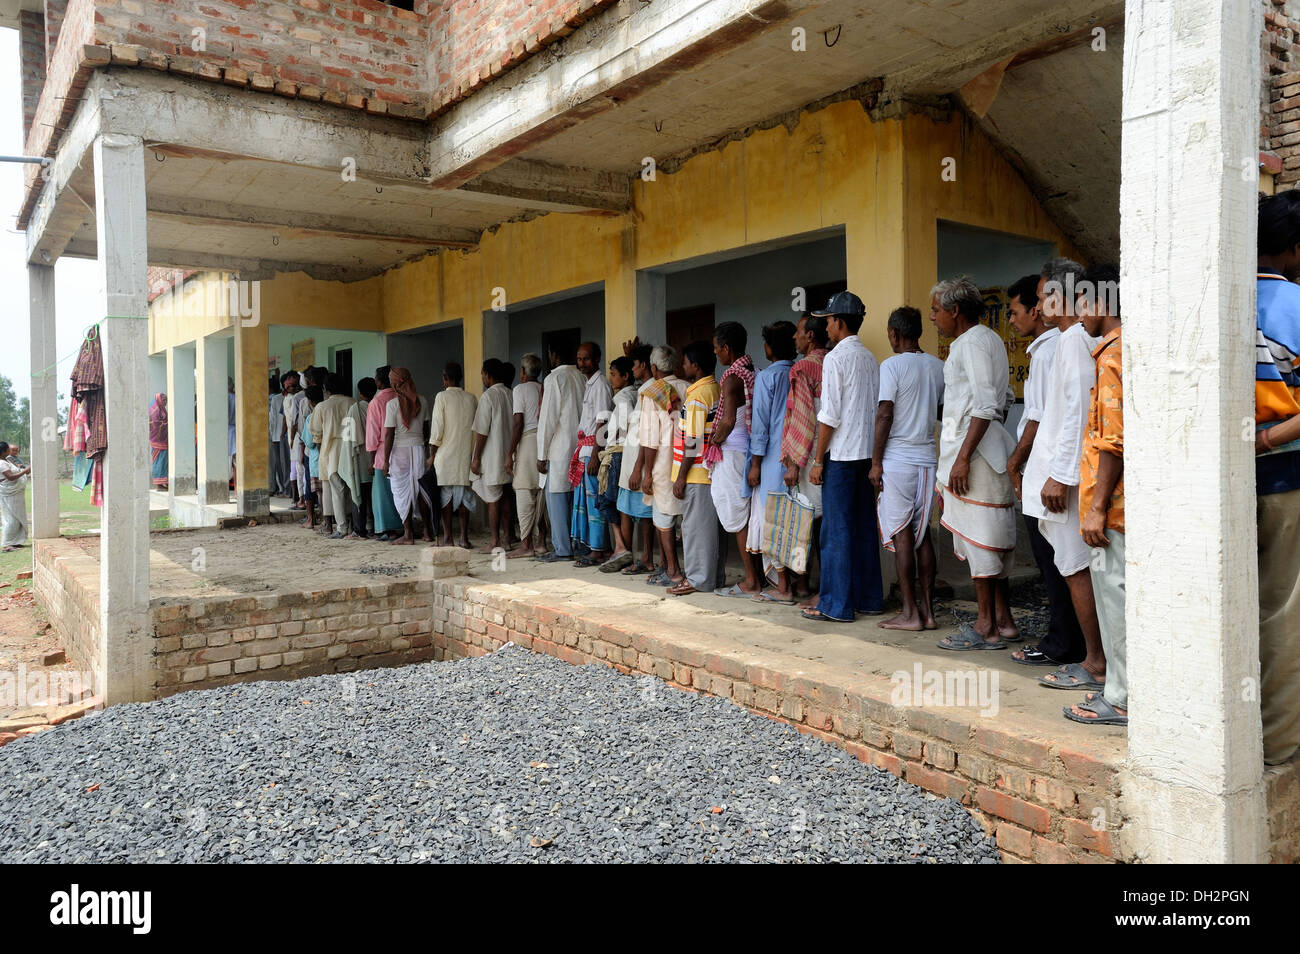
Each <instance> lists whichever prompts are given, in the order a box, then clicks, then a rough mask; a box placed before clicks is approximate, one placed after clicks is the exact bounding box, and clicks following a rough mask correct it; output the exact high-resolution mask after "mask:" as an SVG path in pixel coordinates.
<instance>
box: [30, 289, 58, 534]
mask: <svg viewBox="0 0 1300 954" xmlns="http://www.w3.org/2000/svg"><path fill="white" fill-rule="evenodd" d="M27 286H28V290H29V292H30V294H31V306H30V310H29V319H30V325H31V335H32V348H31V353H32V398H31V436H30V439H29V440H28V444H27V446H26V447H25V448H23V455H22V456H23V457H24V458H26V459H27V460H28V461H30V462H31V465H32V476H31V488H32V537H33V539H36V540H44V539H49V538H50V537H57V536H58V535H59V448H60V446H61V445H62V439H61V438H60V436H59V431H58V424H59V411H58V391H59V386H58V375H59V369H58V367H57V364H56V362H57V361H58V355H57V354H56V352H55V334H54V266H53V265H28V266H27Z"/></svg>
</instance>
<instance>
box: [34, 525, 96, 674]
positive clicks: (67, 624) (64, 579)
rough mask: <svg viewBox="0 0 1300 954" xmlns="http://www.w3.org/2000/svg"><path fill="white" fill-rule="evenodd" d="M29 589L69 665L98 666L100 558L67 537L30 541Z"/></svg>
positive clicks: (80, 667) (91, 669) (90, 669)
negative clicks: (33, 594)
mask: <svg viewBox="0 0 1300 954" xmlns="http://www.w3.org/2000/svg"><path fill="white" fill-rule="evenodd" d="M32 547H33V550H34V552H33V554H32V557H33V559H32V589H33V590H34V591H35V593H36V599H37V601H38V602H39V603H40V605H41V607H42V608H44V610H45V612H46V615H47V616H48V617H49V620H50V624H51V625H52V626H53V627H54V631H55V632H56V633H58V634H59V645H60V647H61V648H62V649H63V651H64V652H65V653H67V656H68V661H69V662H70V663H72V668H73V669H75V670H77V671H78V672H95V671H97V670H98V668H99V657H100V632H101V630H100V625H99V561H98V560H96V559H95V558H94V557H91V556H89V555H88V554H86V553H84V552H83V551H82V550H81V549H80V548H79V547H77V546H75V545H73V544H70V543H68V542H67V541H66V540H34V541H32Z"/></svg>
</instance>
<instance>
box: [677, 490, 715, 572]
mask: <svg viewBox="0 0 1300 954" xmlns="http://www.w3.org/2000/svg"><path fill="white" fill-rule="evenodd" d="M725 561H726V552H725V551H724V550H723V549H722V525H721V524H720V523H718V511H717V509H716V508H715V507H714V506H713V488H712V487H711V486H709V485H708V484H687V485H686V497H685V499H684V500H683V505H682V572H683V573H684V574H685V575H686V582H687V583H689V584H691V586H693V587H695V589H697V590H699V591H700V592H702V593H711V592H713V591H714V590H715V589H717V588H718V587H719V586H721V585H722V584H723V583H724V582H725V581H726V562H725Z"/></svg>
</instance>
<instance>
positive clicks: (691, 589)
mask: <svg viewBox="0 0 1300 954" xmlns="http://www.w3.org/2000/svg"><path fill="white" fill-rule="evenodd" d="M683 585H684V586H686V589H684V590H678V589H677V588H678V587H679V586H683ZM674 590H677V592H676V593H674V592H673V591H674ZM698 592H700V591H699V590H697V589H696V588H695V587H693V586H691V585H690V584H689V583H686V584H682V583H676V584H674V585H673V586H670V587H668V595H669V596H693V595H694V594H696V593H698Z"/></svg>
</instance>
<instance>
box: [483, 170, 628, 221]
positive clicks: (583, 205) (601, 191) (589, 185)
mask: <svg viewBox="0 0 1300 954" xmlns="http://www.w3.org/2000/svg"><path fill="white" fill-rule="evenodd" d="M460 191H461V192H476V193H484V194H489V195H497V196H502V197H504V198H508V199H514V200H518V201H519V202H526V203H529V204H530V205H543V206H546V207H548V209H547V211H555V212H562V211H578V210H584V209H592V210H598V211H604V212H624V211H626V210H627V209H628V207H629V205H630V204H631V201H632V180H631V178H630V177H628V176H626V175H622V174H620V173H616V172H605V171H602V170H598V169H573V168H569V167H567V166H555V165H551V164H549V163H545V162H537V161H534V160H531V159H511V160H509V161H507V162H505V163H503V164H502V165H500V166H497V167H496V168H495V169H493V170H491V171H490V172H485V173H484V174H483V175H481V176H479V177H478V178H476V179H472V180H470V181H469V182H467V183H465V184H464V185H463V186H461V187H460Z"/></svg>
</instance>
